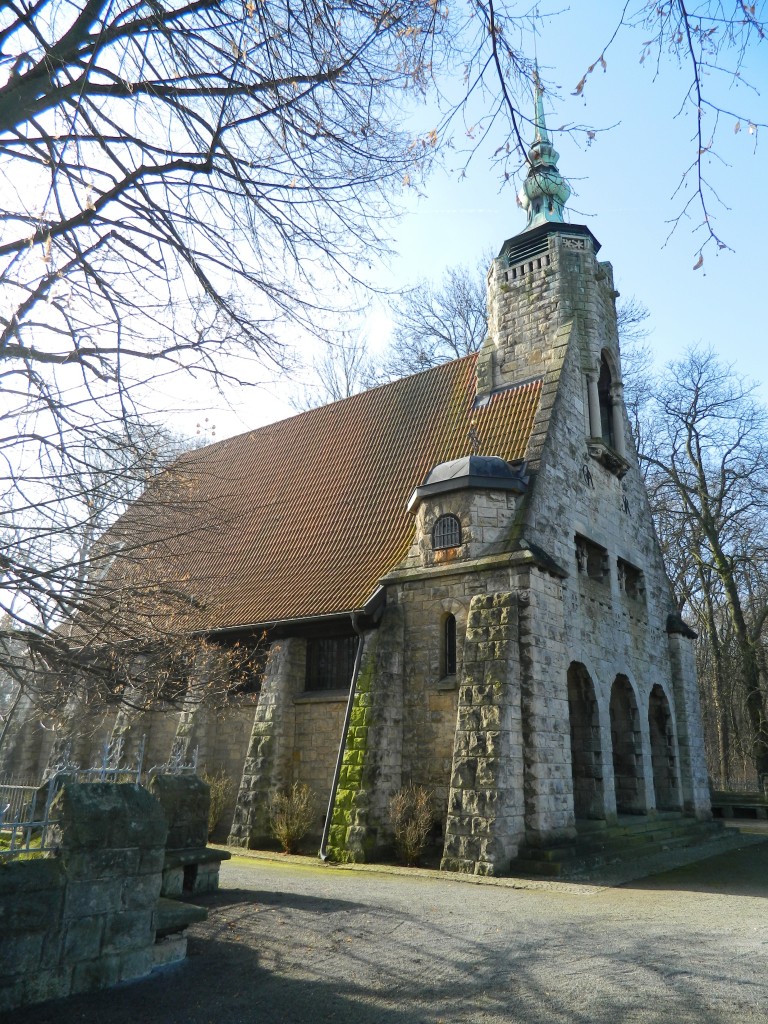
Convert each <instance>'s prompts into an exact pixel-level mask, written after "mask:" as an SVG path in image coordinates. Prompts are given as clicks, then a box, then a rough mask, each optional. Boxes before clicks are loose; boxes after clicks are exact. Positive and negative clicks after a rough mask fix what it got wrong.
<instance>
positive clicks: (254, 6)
mask: <svg viewBox="0 0 768 1024" xmlns="http://www.w3.org/2000/svg"><path fill="white" fill-rule="evenodd" d="M704 9H705V11H706V12H707V13H710V12H712V16H713V17H714V16H719V15H718V14H717V12H719V11H721V7H720V5H716V4H709V3H708V4H705V5H704ZM641 11H642V12H644V13H645V15H646V16H647V18H649V19H651V21H652V22H653V23H654V24H658V26H659V33H660V35H659V38H660V40H662V41H663V43H664V44H666V43H667V41H669V42H671V44H672V49H673V52H674V53H680V52H691V46H690V44H686V40H687V39H689V38H692V36H691V35H690V33H691V32H692V33H693V34H694V35H695V33H696V19H698V22H699V23H700V24H703V22H702V21H701V17H702V16H701V15H700V14H697V15H696V19H693V18H692V17H691V16H689V14H688V13H687V11H686V9H685V7H684V6H683V5H682V3H679V2H678V3H674V4H662V5H661V6H658V5H657V4H651V3H642V4H641ZM530 24H531V15H529V14H527V13H526V14H524V15H520V14H519V13H518V12H516V9H515V8H514V7H509V8H506V9H502V8H501V7H499V8H497V7H496V5H495V4H494V3H493V2H492V0H472V2H470V3H468V4H467V5H465V6H462V5H459V6H457V7H451V8H449V7H446V6H444V5H442V4H440V3H428V4H425V3H422V2H420V0H404V2H402V3H399V4H398V5H396V6H394V7H393V6H392V5H391V4H390V3H389V2H385V0H376V2H374V3H369V2H365V3H363V2H360V0H344V2H341V0H330V2H326V3H318V2H317V0H300V2H299V3H298V4H297V3H292V2H290V3H289V2H288V0H275V2H271V0H270V3H259V2H256V0H247V2H245V3H241V2H236V0H194V2H193V0H171V2H168V3H164V4H160V3H157V2H155V0H135V2H134V0H130V2H129V0H9V2H7V3H5V4H4V5H3V6H2V7H1V8H0V43H2V47H1V51H0V52H1V53H2V56H0V62H1V63H2V66H3V68H4V71H5V74H6V77H5V79H4V80H3V81H2V84H0V174H2V176H3V190H2V196H1V197H0V218H1V219H2V224H3V234H2V238H1V239H0V387H2V389H3V397H4V400H5V401H4V407H3V410H2V416H3V419H2V440H1V446H0V477H1V478H2V486H1V487H0V512H2V515H3V517H4V520H5V523H4V524H0V529H1V530H3V531H5V532H4V534H3V535H4V537H8V538H10V544H9V545H7V547H6V551H4V553H3V555H2V558H1V559H0V572H2V579H1V580H0V598H2V604H1V605H0V614H2V613H3V612H6V613H8V614H9V615H11V617H12V619H13V620H14V621H16V622H19V621H20V620H23V628H25V629H28V630H29V631H30V635H31V633H32V632H33V631H34V630H35V629H37V630H39V631H41V635H44V636H45V637H46V638H47V640H49V641H50V643H51V644H53V645H61V643H62V636H61V632H60V631H59V632H57V628H58V624H60V623H61V622H63V621H64V620H65V619H67V618H71V617H72V615H73V614H75V613H76V611H77V605H78V604H79V603H82V601H83V599H84V595H85V591H86V588H85V587H84V579H83V578H80V577H79V576H78V571H77V559H76V558H72V559H70V560H69V561H68V563H67V568H66V571H63V570H62V569H61V567H60V566H52V565H50V564H49V563H47V562H46V560H45V559H46V550H47V545H48V542H49V540H50V538H51V537H52V536H58V537H59V538H60V539H62V540H63V542H64V544H65V545H66V544H70V543H71V542H70V541H69V540H66V537H67V534H68V531H69V530H70V528H71V526H72V519H71V514H70V513H71V509H72V507H73V505H72V503H71V502H67V501H63V502H62V500H61V498H62V495H64V497H65V498H66V497H72V496H73V495H74V493H75V491H74V490H73V491H70V488H74V489H76V488H77V487H78V486H79V484H78V480H79V479H80V478H81V477H82V476H83V474H84V473H85V474H86V475H88V474H90V473H92V472H98V471H99V461H98V458H97V457H96V455H95V453H98V452H99V451H101V450H102V449H103V448H104V446H105V444H106V445H107V446H108V445H109V443H110V442H109V438H110V437H111V436H113V435H114V434H115V433H117V434H120V431H121V429H122V428H120V429H116V426H115V424H119V423H120V422H123V423H124V424H125V423H127V422H129V421H130V419H131V417H133V416H134V415H135V411H136V403H137V400H138V399H137V396H139V397H140V394H141V388H142V386H144V385H145V384H146V383H147V381H149V380H151V379H156V378H158V377H162V376H163V375H165V374H168V373H172V372H176V371H178V370H193V371H195V372H207V373H208V374H210V375H211V377H212V378H213V379H214V380H215V381H218V382H221V381H225V380H226V379H227V377H228V373H229V371H228V368H227V365H228V364H227V362H226V357H227V356H228V355H229V354H230V353H233V352H234V353H239V354H245V355H247V356H250V357H252V358H253V359H254V360H255V361H256V362H258V364H259V365H262V364H264V363H265V362H266V363H268V364H269V363H271V364H272V365H273V366H274V365H279V363H280V360H281V358H282V352H283V349H282V344H281V341H282V337H283V336H284V335H283V334H281V332H282V331H284V330H285V329H286V325H291V328H292V329H295V328H297V327H298V328H299V329H301V330H304V331H306V330H312V329H314V327H315V325H316V319H317V318H316V311H317V309H318V307H322V308H325V307H326V306H330V305H331V304H332V303H331V302H330V300H328V301H326V300H325V299H324V298H323V297H322V296H323V295H327V294H329V292H330V291H331V290H332V287H333V286H332V285H330V286H329V277H330V276H332V275H334V274H339V275H345V274H346V275H352V276H353V277H354V276H355V275H356V273H357V269H358V267H359V266H360V265H361V263H363V262H365V261H368V260H370V258H371V257H372V256H375V255H376V254H377V253H380V252H381V251H382V249H383V248H384V243H383V241H382V230H381V227H380V225H381V221H382V217H383V216H384V215H386V214H387V212H389V210H390V205H389V204H390V202H391V197H392V195H393V193H394V192H396V191H397V190H398V189H400V188H402V187H403V185H404V184H405V185H407V184H408V183H409V182H412V181H415V180H418V175H419V174H420V173H421V170H422V168H423V167H424V165H425V164H426V163H428V162H429V160H430V158H431V156H432V154H433V153H434V152H435V150H436V148H437V147H438V146H439V144H440V143H442V142H443V141H444V140H445V138H446V137H447V136H448V134H449V132H450V130H451V124H452V122H453V120H454V119H455V118H461V116H462V111H466V110H467V109H468V108H467V106H466V104H467V103H470V102H472V103H474V102H476V100H477V98H480V99H481V107H482V110H483V113H482V117H481V121H480V123H478V125H477V126H476V128H475V130H474V131H473V132H471V133H470V134H472V135H474V136H475V138H476V139H478V140H480V139H483V138H487V137H489V136H490V135H495V136H497V137H498V138H499V139H500V142H501V144H500V146H499V148H498V150H497V160H498V161H500V162H501V168H500V170H501V173H502V175H503V176H509V177H514V173H515V171H516V170H519V169H520V168H521V167H522V166H523V165H524V162H525V147H524V146H523V145H522V143H523V140H524V138H525V137H527V136H529V135H530V132H529V131H528V130H527V126H528V124H529V121H530V118H529V117H527V116H525V115H522V114H521V113H520V111H521V110H528V109H529V105H530V82H531V78H532V75H533V70H534V69H533V62H532V61H531V59H530V57H529V56H528V55H527V54H526V52H525V49H524V47H523V46H522V45H519V44H518V43H517V42H514V40H515V39H518V40H520V41H521V39H522V37H520V36H519V31H520V30H521V29H522V28H528V27H530ZM676 25H677V26H681V31H682V35H681V37H680V40H679V41H678V39H677V36H673V35H670V32H671V27H673V26H676ZM723 26H724V29H725V35H724V37H723V38H724V40H725V41H724V43H723V46H722V49H720V50H718V51H717V56H718V59H720V58H724V57H725V55H726V54H727V53H734V54H735V55H736V59H737V64H738V60H739V59H740V54H742V53H743V52H744V48H745V47H746V46H748V45H751V43H752V42H753V41H755V40H757V41H758V42H760V43H762V41H763V38H764V32H763V23H762V22H761V21H760V19H759V16H757V15H755V14H754V12H751V9H750V8H748V7H745V6H744V5H742V4H736V6H735V9H734V12H732V13H731V14H730V15H726V16H725V20H724V22H723ZM689 30H690V31H689ZM516 33H517V35H516ZM700 38H702V39H711V38H713V37H712V36H711V35H706V36H704V35H701V36H700ZM686 45H688V50H686ZM707 46H711V43H707ZM694 49H695V47H694ZM702 67H703V65H702V64H701V62H698V63H695V64H694V65H693V73H694V83H695V86H696V88H697V89H698V90H701V89H703V84H704V83H705V79H704V77H703V75H702V74H701V73H700V72H701V70H702ZM458 68H461V71H462V73H463V75H464V83H465V89H464V91H463V96H461V97H460V98H459V101H458V103H455V102H454V103H452V104H448V107H449V109H447V111H446V114H445V117H444V118H443V119H442V121H441V122H440V123H439V124H438V125H429V126H425V128H424V131H423V132H422V134H420V135H417V136H416V137H413V134H412V133H410V134H409V133H408V132H406V131H405V130H404V129H403V128H402V125H403V124H404V123H405V119H404V117H403V103H404V97H407V96H408V95H409V94H414V95H420V94H421V92H422V91H423V90H424V89H426V88H427V87H428V86H430V85H432V84H434V83H435V82H437V85H438V88H439V85H440V82H441V78H440V76H441V74H443V75H446V76H447V77H448V79H449V80H453V79H452V77H451V76H452V75H453V73H454V72H455V71H456V70H457V69H458ZM696 95H699V93H698V92H697V94H696ZM439 102H440V103H441V104H442V103H444V98H443V97H442V96H441V97H440V101H439ZM705 102H706V96H705V94H704V93H703V92H701V103H700V104H699V109H701V106H702V105H703V104H704V103H705ZM745 123H746V121H745ZM755 123H756V122H755ZM701 148H706V147H701ZM472 330H473V329H472ZM472 336H473V337H475V335H474V334H473V335H472ZM454 340H455V339H452V340H449V342H448V344H449V346H450V345H451V344H454ZM459 343H460V344H461V342H459ZM241 383H247V381H242V382H241ZM41 510H42V513H43V525H42V526H41V525H40V522H41V520H40V513H41ZM84 515H85V519H84V522H85V524H86V529H87V523H88V522H89V515H88V514H87V513H84ZM57 516H58V518H57ZM9 531H10V532H9ZM20 531H21V532H20ZM22 534H23V536H22ZM41 552H42V553H41ZM87 578H88V579H89V580H90V581H93V579H94V574H93V573H91V574H90V575H89V576H88V577H87ZM102 597H103V600H104V602H105V604H104V606H107V605H108V604H109V601H108V600H107V598H106V596H105V595H104V594H103V592H102ZM114 597H115V595H114V594H113V595H112V596H111V598H110V600H112V599H114ZM137 602H138V598H137ZM139 603H140V602H139ZM81 621H82V618H81ZM1 656H2V652H1V651H0V657H1Z"/></svg>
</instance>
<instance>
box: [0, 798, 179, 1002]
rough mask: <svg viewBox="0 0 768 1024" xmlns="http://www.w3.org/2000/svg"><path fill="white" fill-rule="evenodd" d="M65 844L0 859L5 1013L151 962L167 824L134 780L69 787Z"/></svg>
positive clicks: (112, 980)
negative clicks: (46, 852) (43, 853)
mask: <svg viewBox="0 0 768 1024" xmlns="http://www.w3.org/2000/svg"><path fill="white" fill-rule="evenodd" d="M55 807H56V808H58V810H59V812H60V817H59V821H60V829H61V852H60V856H59V857H57V858H51V859H37V860H29V861H14V862H11V863H5V864H0V1011H7V1010H10V1009H12V1008H13V1007H16V1006H20V1005H24V1004H27V1003H36V1002H41V1001H43V1000H46V999H55V998H60V997H62V996H66V995H70V994H72V993H75V992H89V991H93V990H94V989H99V988H107V987H109V986H111V985H115V984H117V983H118V982H120V981H128V980H131V979H134V978H140V977H143V976H144V975H146V974H148V973H149V971H150V970H151V969H152V966H153V962H154V958H153V950H154V942H155V909H156V906H157V900H158V896H159V895H160V885H161V879H162V869H163V860H164V857H165V839H166V832H167V827H166V823H165V818H164V816H163V812H162V809H161V808H160V805H159V804H158V802H157V801H156V800H154V799H153V798H152V797H151V796H150V795H149V793H147V792H146V790H143V789H141V788H140V787H138V786H133V785H115V784H109V783H104V784H90V785H79V786H78V785H68V786H65V787H64V789H63V790H62V792H61V794H60V795H59V797H58V798H57V803H56V805H55Z"/></svg>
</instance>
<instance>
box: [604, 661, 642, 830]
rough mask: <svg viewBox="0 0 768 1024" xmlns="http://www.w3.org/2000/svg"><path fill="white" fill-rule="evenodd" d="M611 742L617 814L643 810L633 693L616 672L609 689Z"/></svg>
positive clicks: (640, 767) (636, 720)
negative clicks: (611, 686)
mask: <svg viewBox="0 0 768 1024" xmlns="http://www.w3.org/2000/svg"><path fill="white" fill-rule="evenodd" d="M610 714H611V742H612V745H613V775H614V780H615V786H616V811H617V813H618V814H645V812H646V810H647V802H646V795H645V779H644V777H643V746H642V738H641V733H640V716H639V714H638V710H637V701H636V700H635V694H634V692H633V690H632V687H631V685H630V683H629V680H628V679H627V677H626V676H621V675H620V676H616V679H615V680H614V683H613V688H612V689H611V706H610Z"/></svg>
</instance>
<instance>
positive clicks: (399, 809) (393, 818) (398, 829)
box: [389, 785, 432, 867]
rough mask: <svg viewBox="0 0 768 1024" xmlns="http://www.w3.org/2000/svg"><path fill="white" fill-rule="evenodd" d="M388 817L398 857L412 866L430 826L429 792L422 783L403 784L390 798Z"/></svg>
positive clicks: (423, 845) (430, 800) (419, 853)
mask: <svg viewBox="0 0 768 1024" xmlns="http://www.w3.org/2000/svg"><path fill="white" fill-rule="evenodd" d="M389 820H390V822H391V824H392V829H393V831H394V834H395V849H396V851H397V855H398V857H399V858H400V860H401V861H402V863H403V864H405V865H407V866H408V867H415V866H416V865H417V864H418V862H419V857H420V856H421V854H422V853H423V852H424V847H425V846H426V845H427V841H428V839H429V833H430V831H431V829H432V794H431V793H430V792H429V790H427V789H424V787H423V786H413V785H408V786H403V788H402V789H399V790H398V791H397V793H395V794H394V796H392V797H390V800H389Z"/></svg>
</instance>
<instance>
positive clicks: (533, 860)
mask: <svg viewBox="0 0 768 1024" xmlns="http://www.w3.org/2000/svg"><path fill="white" fill-rule="evenodd" d="M577 828H578V835H577V836H576V837H575V838H573V839H569V840H565V841H563V842H560V843H556V844H552V845H551V846H546V847H533V846H524V847H521V849H520V852H519V853H518V856H517V857H516V858H515V859H514V860H513V861H512V864H511V872H512V874H513V875H521V876H525V875H533V876H536V877H550V878H558V877H564V876H567V875H571V874H576V873H579V874H582V873H585V872H589V871H590V870H592V869H597V868H601V867H605V866H607V865H614V864H619V863H622V862H627V863H629V862H632V861H636V860H640V859H641V858H645V857H651V856H653V855H654V854H658V853H665V852H671V851H675V850H680V849H684V848H686V847H691V846H697V845H700V844H702V843H706V842H710V841H712V840H715V839H718V838H719V837H721V836H724V834H725V830H724V828H723V826H722V825H721V824H720V823H719V822H712V821H697V820H695V819H693V818H684V817H683V816H682V815H681V814H679V813H675V812H667V813H663V814H658V815H654V816H649V817H645V816H642V817H623V818H619V819H618V821H617V822H615V823H611V824H610V825H609V824H608V823H607V822H605V821H600V822H597V821H595V822H580V823H579V824H578V826H577Z"/></svg>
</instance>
